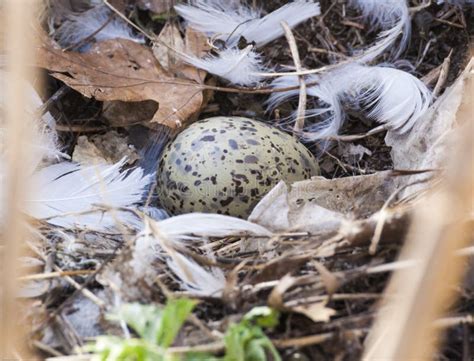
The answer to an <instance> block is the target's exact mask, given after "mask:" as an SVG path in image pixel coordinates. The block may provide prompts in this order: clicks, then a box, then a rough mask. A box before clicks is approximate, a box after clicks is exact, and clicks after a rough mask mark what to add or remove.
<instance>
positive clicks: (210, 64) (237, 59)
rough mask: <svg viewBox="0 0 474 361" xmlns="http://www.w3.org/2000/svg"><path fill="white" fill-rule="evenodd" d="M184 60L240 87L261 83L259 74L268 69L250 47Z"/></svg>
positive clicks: (188, 56)
mask: <svg viewBox="0 0 474 361" xmlns="http://www.w3.org/2000/svg"><path fill="white" fill-rule="evenodd" d="M182 58H183V60H185V61H186V62H187V63H189V64H191V65H193V66H195V67H196V68H199V69H203V70H206V71H207V72H208V73H211V74H214V75H217V76H219V77H221V78H223V79H226V80H228V81H229V82H231V83H233V84H238V85H254V84H257V83H258V82H260V81H261V76H260V75H258V74H259V73H263V72H264V71H265V70H266V69H265V67H264V66H263V65H262V59H261V57H260V54H258V53H257V52H256V51H255V50H253V46H252V45H249V46H248V47H247V48H245V49H243V50H239V49H238V48H237V47H234V48H227V49H224V50H222V51H221V52H219V54H218V55H217V56H216V55H208V56H206V57H204V58H201V59H200V58H197V57H194V56H190V55H185V54H183V55H182Z"/></svg>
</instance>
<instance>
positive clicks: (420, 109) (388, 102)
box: [268, 63, 431, 140]
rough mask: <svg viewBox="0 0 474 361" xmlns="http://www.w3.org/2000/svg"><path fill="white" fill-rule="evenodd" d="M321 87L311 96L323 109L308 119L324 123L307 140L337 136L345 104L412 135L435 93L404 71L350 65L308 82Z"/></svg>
mask: <svg viewBox="0 0 474 361" xmlns="http://www.w3.org/2000/svg"><path fill="white" fill-rule="evenodd" d="M307 82H311V83H313V82H316V83H318V84H317V85H315V86H311V87H308V89H307V93H308V95H309V96H311V97H314V98H316V99H317V100H319V101H320V102H322V103H323V105H321V106H318V107H316V108H313V109H310V110H308V112H307V116H308V117H313V116H318V117H319V119H321V118H322V121H320V122H318V123H316V124H313V125H309V126H307V127H306V128H305V134H304V137H305V138H306V139H307V140H318V139H324V138H328V137H332V136H336V135H337V134H338V133H339V130H340V128H341V126H342V124H343V122H344V117H345V114H344V111H343V108H342V104H346V105H347V104H350V105H352V106H355V107H361V106H362V107H364V108H365V111H366V112H367V115H368V116H369V117H370V118H373V119H374V120H375V121H377V122H379V123H383V124H386V125H387V126H388V127H389V128H391V129H395V130H398V131H399V132H400V133H404V132H407V131H409V130H410V129H411V128H412V127H413V125H414V124H415V122H416V121H418V120H419V119H420V117H421V116H422V115H423V114H424V113H425V112H426V110H427V109H428V107H429V105H430V102H431V92H430V91H429V89H428V88H427V87H426V86H425V85H424V83H423V82H421V81H420V80H419V79H417V78H415V77H414V76H412V75H411V74H409V73H407V72H404V71H402V70H398V69H394V68H389V67H383V66H372V67H370V66H363V65H359V64H355V63H354V64H349V65H346V66H343V67H340V68H337V69H335V70H333V71H331V72H329V73H327V74H324V75H321V76H312V77H309V78H307ZM297 84H298V80H297V79H296V78H295V77H283V78H280V79H277V80H275V81H274V82H273V86H274V87H289V86H294V85H297ZM297 94H298V90H294V91H289V92H284V93H274V94H272V96H271V97H270V99H269V101H268V104H269V107H270V108H274V107H275V106H277V105H278V104H279V103H281V102H283V101H285V100H287V99H288V98H291V97H293V96H296V95H297Z"/></svg>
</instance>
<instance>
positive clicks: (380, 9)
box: [350, 0, 411, 63]
mask: <svg viewBox="0 0 474 361" xmlns="http://www.w3.org/2000/svg"><path fill="white" fill-rule="evenodd" d="M350 4H351V5H352V6H353V7H357V8H359V9H360V10H361V12H362V16H363V17H364V18H365V20H366V21H367V22H368V23H369V24H370V25H372V26H374V27H377V28H379V29H382V30H383V31H382V32H381V33H380V34H379V36H378V40H377V41H376V42H375V44H374V45H372V46H370V47H369V48H368V49H365V50H364V51H363V52H361V54H360V58H359V59H358V61H360V62H362V63H367V62H370V61H372V60H374V59H375V58H377V57H378V56H379V55H381V54H382V53H383V52H385V51H387V50H388V49H390V48H391V47H393V45H394V44H395V43H396V42H397V39H398V38H399V36H400V35H402V37H401V39H400V42H399V44H398V46H397V48H396V49H395V50H394V54H393V57H394V58H398V57H399V56H400V55H401V54H402V52H403V51H404V50H405V49H406V48H407V46H408V42H409V40H410V34H411V19H410V13H409V9H408V4H407V1H406V0H386V1H380V0H351V1H350Z"/></svg>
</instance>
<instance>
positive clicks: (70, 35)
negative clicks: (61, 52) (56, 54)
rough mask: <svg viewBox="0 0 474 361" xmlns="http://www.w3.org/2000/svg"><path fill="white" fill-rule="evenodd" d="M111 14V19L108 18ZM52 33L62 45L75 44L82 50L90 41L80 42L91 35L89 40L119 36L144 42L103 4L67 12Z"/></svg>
mask: <svg viewBox="0 0 474 361" xmlns="http://www.w3.org/2000/svg"><path fill="white" fill-rule="evenodd" d="M111 16H112V19H110V17H111ZM105 24H107V25H105ZM104 25H105V26H104ZM99 29H100V30H99ZM93 34H94V35H93ZM53 35H54V37H55V38H56V40H57V41H58V43H59V44H60V45H61V46H62V47H73V49H76V46H79V47H78V48H77V49H76V50H79V51H82V52H84V51H87V50H88V49H90V42H87V44H81V42H82V41H83V40H85V39H87V38H88V37H90V36H92V35H93V37H92V39H91V40H95V41H104V40H109V39H118V38H120V39H128V40H132V41H135V42H138V43H143V42H144V38H143V37H142V36H140V35H135V34H134V33H133V31H132V29H131V28H130V26H129V25H128V24H127V23H126V22H125V21H124V20H123V19H121V18H119V17H117V16H116V15H115V14H114V13H113V12H112V11H111V10H110V9H109V8H108V7H107V6H105V5H98V6H94V7H92V8H91V9H89V10H87V11H84V12H80V13H70V14H68V15H67V17H66V18H65V19H64V22H63V23H62V24H61V26H59V28H57V29H56V31H55V32H54V34H53Z"/></svg>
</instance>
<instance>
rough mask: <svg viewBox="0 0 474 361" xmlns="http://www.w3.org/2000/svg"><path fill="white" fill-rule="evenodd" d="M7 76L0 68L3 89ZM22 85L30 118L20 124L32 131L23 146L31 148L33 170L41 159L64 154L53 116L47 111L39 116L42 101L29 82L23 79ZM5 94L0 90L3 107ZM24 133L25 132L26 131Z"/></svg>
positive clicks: (0, 145)
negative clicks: (59, 143)
mask: <svg viewBox="0 0 474 361" xmlns="http://www.w3.org/2000/svg"><path fill="white" fill-rule="evenodd" d="M7 78H8V77H7V73H6V72H4V71H2V70H0V84H1V85H2V87H3V89H5V88H6V87H7V84H6V83H5V82H6V79H7ZM23 86H24V90H25V96H24V98H25V104H26V109H27V111H28V113H29V117H30V118H31V119H29V120H28V121H25V122H24V124H22V125H23V126H24V127H25V129H26V128H28V130H32V133H33V134H32V137H31V139H27V140H26V141H25V145H24V146H25V147H30V148H31V151H30V152H29V154H28V156H29V157H30V161H29V162H30V163H31V165H30V168H31V170H32V171H33V170H35V169H36V168H37V167H38V166H39V164H40V163H41V162H42V161H47V160H49V161H52V160H58V159H60V158H62V157H64V156H65V155H64V154H62V153H61V152H60V150H59V145H58V135H57V133H56V121H55V120H54V118H53V116H52V115H51V114H50V113H49V112H47V113H45V114H43V115H41V116H40V114H39V113H38V112H39V110H40V109H41V107H42V106H43V101H42V100H41V98H40V96H39V94H38V93H37V92H36V90H35V89H34V88H33V86H31V84H30V83H28V82H26V81H25V82H24V84H23ZM6 96H7V92H0V108H3V107H4V106H5V104H6V103H7V102H8V99H7V98H6ZM2 126H3V124H2V125H0V151H1V153H2V154H3V152H4V151H5V149H3V148H4V144H5V141H4V137H5V134H4V133H5V129H4V128H3V127H2ZM25 133H26V134H27V133H28V132H25Z"/></svg>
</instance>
